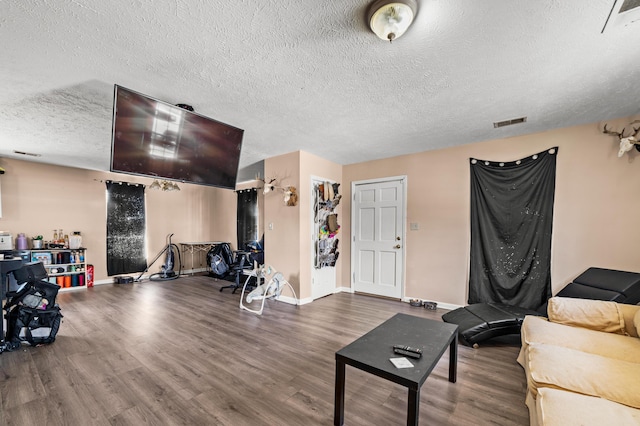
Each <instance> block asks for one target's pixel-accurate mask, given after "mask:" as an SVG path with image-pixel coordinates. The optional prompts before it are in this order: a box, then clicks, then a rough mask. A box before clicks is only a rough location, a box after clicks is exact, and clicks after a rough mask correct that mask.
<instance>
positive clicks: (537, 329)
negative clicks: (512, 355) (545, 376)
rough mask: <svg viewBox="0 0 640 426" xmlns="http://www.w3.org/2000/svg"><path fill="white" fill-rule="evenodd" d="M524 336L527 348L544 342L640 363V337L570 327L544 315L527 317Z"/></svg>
mask: <svg viewBox="0 0 640 426" xmlns="http://www.w3.org/2000/svg"><path fill="white" fill-rule="evenodd" d="M521 339H522V349H523V350H525V349H526V347H527V346H528V345H530V344H536V343H543V344H548V345H555V346H563V347H565V348H569V349H575V350H579V351H583V352H587V353H591V354H594V355H601V356H606V357H609V358H613V359H619V360H622V361H629V362H637V363H640V355H639V354H640V339H637V338H631V337H628V336H623V335H621V334H612V333H602V332H600V331H594V330H590V329H588V328H580V327H568V326H566V325H562V324H557V323H554V322H550V321H546V320H545V319H544V318H540V317H534V316H527V317H525V319H524V321H523V323H522V329H521ZM518 362H520V364H521V365H523V366H524V364H523V363H524V361H523V360H522V359H521V358H518Z"/></svg>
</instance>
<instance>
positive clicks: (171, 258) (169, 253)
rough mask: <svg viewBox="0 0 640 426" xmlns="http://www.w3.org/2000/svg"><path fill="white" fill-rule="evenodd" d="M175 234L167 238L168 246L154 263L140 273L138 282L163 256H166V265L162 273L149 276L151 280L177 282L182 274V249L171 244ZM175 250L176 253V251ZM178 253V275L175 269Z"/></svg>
mask: <svg viewBox="0 0 640 426" xmlns="http://www.w3.org/2000/svg"><path fill="white" fill-rule="evenodd" d="M172 236H173V234H169V235H168V236H167V241H168V242H167V245H166V246H165V247H164V248H163V249H162V250H161V251H160V253H158V255H157V256H156V257H155V259H153V261H152V262H151V263H150V264H149V266H147V268H146V269H145V270H144V271H142V273H140V275H139V276H138V278H136V279H135V281H136V282H139V281H140V279H141V278H142V276H143V275H144V274H145V273H146V272H147V271H148V270H149V268H151V266H153V264H154V263H156V260H158V259H159V258H160V256H162V255H163V254H166V255H165V259H164V264H163V265H161V266H160V272H156V273H155V274H151V275H149V279H150V280H151V281H168V280H175V279H176V278H178V277H180V274H181V273H182V258H181V257H180V249H179V248H178V246H177V245H175V244H173V243H172V242H171V237H172ZM174 250H175V251H174ZM176 253H178V265H179V266H178V273H176V272H175V271H174V270H173V269H174V267H175V259H176Z"/></svg>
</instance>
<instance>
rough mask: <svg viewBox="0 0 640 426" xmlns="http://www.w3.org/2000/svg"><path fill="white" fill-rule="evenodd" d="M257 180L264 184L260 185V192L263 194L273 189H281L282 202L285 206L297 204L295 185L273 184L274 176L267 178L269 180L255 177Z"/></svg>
mask: <svg viewBox="0 0 640 426" xmlns="http://www.w3.org/2000/svg"><path fill="white" fill-rule="evenodd" d="M257 180H259V181H262V183H263V184H264V185H263V186H262V193H263V194H265V195H266V194H268V193H269V192H273V191H282V193H283V196H284V204H285V205H287V206H295V205H297V204H298V191H297V190H296V187H295V186H285V187H283V186H277V185H274V182H275V181H276V179H275V178H273V179H271V180H269V182H267V181H266V180H265V179H257Z"/></svg>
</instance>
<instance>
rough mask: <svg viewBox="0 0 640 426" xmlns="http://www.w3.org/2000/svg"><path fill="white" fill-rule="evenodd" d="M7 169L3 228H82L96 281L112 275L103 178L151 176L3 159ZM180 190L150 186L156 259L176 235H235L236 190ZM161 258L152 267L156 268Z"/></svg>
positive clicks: (30, 231) (150, 244)
mask: <svg viewBox="0 0 640 426" xmlns="http://www.w3.org/2000/svg"><path fill="white" fill-rule="evenodd" d="M0 166H2V167H3V168H4V169H5V170H6V173H5V174H4V175H1V176H0V188H1V194H2V195H1V196H2V218H0V229H1V230H3V231H8V232H11V233H12V234H13V235H14V238H15V236H16V235H17V233H19V232H24V233H26V234H27V236H28V237H32V236H34V235H38V234H42V235H43V236H44V237H45V240H48V239H51V238H52V236H53V229H59V228H62V229H63V230H64V232H65V233H69V234H70V233H71V232H73V231H80V232H82V243H83V245H84V246H85V247H86V248H87V259H88V262H89V263H91V264H93V265H94V267H95V279H96V281H101V280H109V277H108V276H107V268H106V211H107V208H106V194H105V193H106V187H105V184H104V182H101V181H104V180H107V179H108V180H114V181H124V182H132V183H143V184H145V185H150V184H151V182H152V180H151V179H148V178H141V177H137V176H129V175H123V174H116V173H106V172H97V171H90V170H81V169H75V168H69V167H58V166H50V165H45V164H40V163H34V162H28V161H19V160H11V159H0ZM179 186H180V188H181V191H173V192H162V191H155V190H150V189H149V188H148V187H147V189H146V191H145V192H146V216H147V258H148V259H149V261H151V260H153V258H155V256H156V255H157V253H158V252H159V251H160V250H162V248H163V247H164V245H165V241H166V236H167V235H168V234H170V233H173V234H174V236H173V238H172V241H173V242H174V243H176V244H177V243H180V242H198V241H230V242H231V243H232V244H233V245H234V246H235V241H236V229H235V221H236V202H237V201H236V195H235V193H234V192H233V191H230V190H225V189H219V188H212V187H207V186H201V185H191V184H183V183H180V184H179ZM163 260H164V258H163V259H159V260H158V261H157V262H156V263H155V264H154V265H153V267H152V268H151V269H150V272H157V271H158V270H159V268H160V265H161V263H162V261H163Z"/></svg>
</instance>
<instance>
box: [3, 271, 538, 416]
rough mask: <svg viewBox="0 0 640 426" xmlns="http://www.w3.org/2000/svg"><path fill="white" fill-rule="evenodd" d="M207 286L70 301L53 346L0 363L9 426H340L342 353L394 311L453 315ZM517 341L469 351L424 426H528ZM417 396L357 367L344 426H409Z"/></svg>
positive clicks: (204, 281) (188, 283)
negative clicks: (301, 300) (254, 301)
mask: <svg viewBox="0 0 640 426" xmlns="http://www.w3.org/2000/svg"><path fill="white" fill-rule="evenodd" d="M222 285H224V282H223V281H216V280H214V279H212V278H209V277H206V276H193V277H181V278H179V279H177V280H173V281H165V282H149V281H147V282H143V283H139V284H120V285H101V286H97V287H94V288H91V289H87V290H86V291H76V292H65V293H61V294H60V295H59V299H58V303H59V304H60V306H61V308H62V313H63V314H64V319H63V323H62V326H61V327H60V331H59V333H58V338H57V340H56V342H55V343H53V344H51V345H46V346H40V347H30V346H29V345H28V344H25V345H23V346H22V348H20V349H19V350H18V351H16V352H5V353H3V354H0V397H1V404H0V425H21V426H22V425H43V424H46V425H48V426H51V425H136V426H137V425H232V426H239V425H240V426H241V425H269V426H273V425H287V426H288V425H305V426H314V425H332V424H333V398H334V375H335V359H334V354H335V352H336V351H337V350H338V349H340V348H342V347H343V346H345V345H347V344H349V343H351V342H352V341H353V340H355V339H357V338H358V337H360V336H361V335H363V334H365V333H366V332H368V331H369V330H371V329H372V328H374V327H376V326H377V325H379V324H381V323H382V322H384V321H385V320H387V319H388V318H390V317H392V316H393V315H395V314H396V313H398V312H403V313H408V314H412V315H416V316H421V317H425V318H431V319H438V320H440V316H441V315H442V314H443V313H444V312H445V311H444V310H441V309H438V310H437V311H429V310H426V309H423V308H415V307H411V306H410V305H409V304H407V303H402V302H397V301H389V300H384V299H379V298H374V297H367V296H364V295H354V294H347V293H340V294H335V295H332V296H328V297H325V298H322V299H319V300H316V301H314V302H313V303H310V304H307V305H303V306H299V307H296V306H293V305H289V304H286V303H282V302H277V301H268V302H267V303H266V306H265V311H264V314H263V315H262V316H257V315H254V314H252V313H249V312H246V311H241V310H240V309H239V307H238V303H239V297H240V296H239V294H233V295H232V294H230V290H225V291H224V292H223V293H220V292H219V291H218V289H219V288H220V287H221V286H222ZM518 350H519V342H517V341H515V342H514V341H513V340H511V341H508V340H505V341H498V342H491V343H487V344H485V345H484V346H482V347H480V348H479V349H473V348H470V347H467V346H463V345H460V348H459V354H458V355H459V358H458V381H457V383H455V384H454V383H450V382H449V381H448V380H447V377H448V355H447V353H446V352H445V355H444V356H443V357H442V360H441V361H440V362H439V363H438V365H437V366H436V368H435V369H434V371H433V372H432V373H431V375H430V376H429V378H428V379H427V381H426V382H425V384H424V386H423V387H422V394H421V401H420V423H421V424H424V425H505V426H508V425H527V424H529V421H528V412H527V409H526V407H525V405H524V396H525V385H526V383H525V377H524V372H523V370H522V368H521V367H520V366H519V365H518V364H517V363H516V356H517V354H518ZM406 404H407V391H406V389H405V388H403V387H402V386H399V385H395V384H393V383H391V382H388V381H386V380H383V379H379V378H377V377H374V376H371V375H369V374H367V373H364V372H361V371H359V370H356V369H354V368H351V367H349V366H347V372H346V397H345V425H385V426H386V425H403V424H405V423H406Z"/></svg>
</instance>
